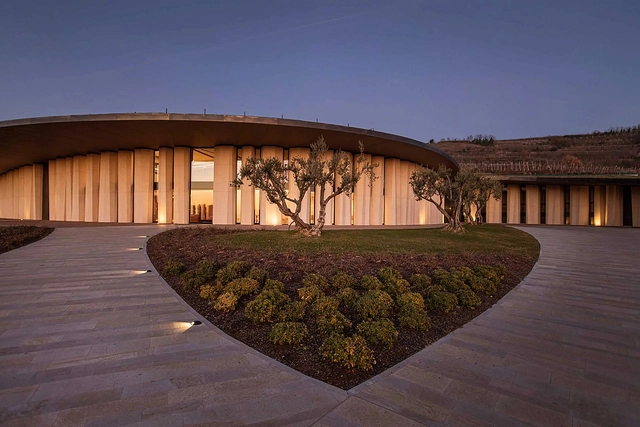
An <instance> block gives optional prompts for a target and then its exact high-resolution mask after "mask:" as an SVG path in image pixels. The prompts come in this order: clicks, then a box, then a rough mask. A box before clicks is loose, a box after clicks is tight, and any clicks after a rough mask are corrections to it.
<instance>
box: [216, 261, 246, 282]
mask: <svg viewBox="0 0 640 427" xmlns="http://www.w3.org/2000/svg"><path fill="white" fill-rule="evenodd" d="M248 269H249V264H248V263H246V262H244V261H231V262H230V263H228V264H227V265H226V266H225V267H223V268H221V269H220V270H218V273H217V274H216V279H218V280H219V281H220V282H221V283H222V284H223V285H226V284H227V283H229V282H231V281H232V280H235V279H239V278H241V277H242V276H244V273H245V272H246V271H247V270H248Z"/></svg>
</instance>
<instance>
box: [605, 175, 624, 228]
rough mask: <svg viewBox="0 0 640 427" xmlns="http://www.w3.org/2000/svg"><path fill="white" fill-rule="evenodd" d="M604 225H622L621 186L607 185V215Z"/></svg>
mask: <svg viewBox="0 0 640 427" xmlns="http://www.w3.org/2000/svg"><path fill="white" fill-rule="evenodd" d="M605 225H609V226H613V227H620V226H622V187H620V186H619V185H607V215H606V223H605Z"/></svg>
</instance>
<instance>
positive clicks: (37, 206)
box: [29, 165, 44, 219]
mask: <svg viewBox="0 0 640 427" xmlns="http://www.w3.org/2000/svg"><path fill="white" fill-rule="evenodd" d="M43 185H44V166H42V165H33V166H32V167H31V189H30V198H31V212H30V215H29V216H30V218H31V219H42V191H43Z"/></svg>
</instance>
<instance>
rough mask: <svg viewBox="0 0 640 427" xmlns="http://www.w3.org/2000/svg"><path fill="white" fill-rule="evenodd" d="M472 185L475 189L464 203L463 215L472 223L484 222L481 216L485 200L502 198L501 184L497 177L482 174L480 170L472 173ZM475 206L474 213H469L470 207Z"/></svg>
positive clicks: (485, 204)
mask: <svg viewBox="0 0 640 427" xmlns="http://www.w3.org/2000/svg"><path fill="white" fill-rule="evenodd" d="M474 175H475V176H474V180H475V183H474V187H475V191H474V193H473V194H472V195H470V197H469V199H468V200H467V202H466V203H465V208H464V209H465V216H466V218H467V221H468V222H469V223H470V224H472V225H476V224H482V223H484V218H483V217H482V210H483V209H484V207H485V206H487V202H488V201H489V199H490V198H492V197H493V198H494V199H496V200H500V199H501V198H502V189H503V185H502V183H501V182H500V181H498V180H497V179H495V178H493V177H491V176H488V175H485V174H482V173H480V172H477V171H476V172H475V173H474ZM472 206H473V207H475V210H476V214H475V216H474V215H471V207H472Z"/></svg>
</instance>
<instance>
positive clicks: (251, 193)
mask: <svg viewBox="0 0 640 427" xmlns="http://www.w3.org/2000/svg"><path fill="white" fill-rule="evenodd" d="M255 156H256V149H255V147H250V146H245V147H242V155H241V160H242V164H243V165H244V164H245V163H246V162H247V160H248V159H250V158H252V157H255ZM250 182H251V181H249V180H248V179H245V180H243V181H242V186H241V187H240V199H241V204H240V224H242V225H253V223H254V214H255V210H256V198H255V187H253V186H252V185H249V183H250Z"/></svg>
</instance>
